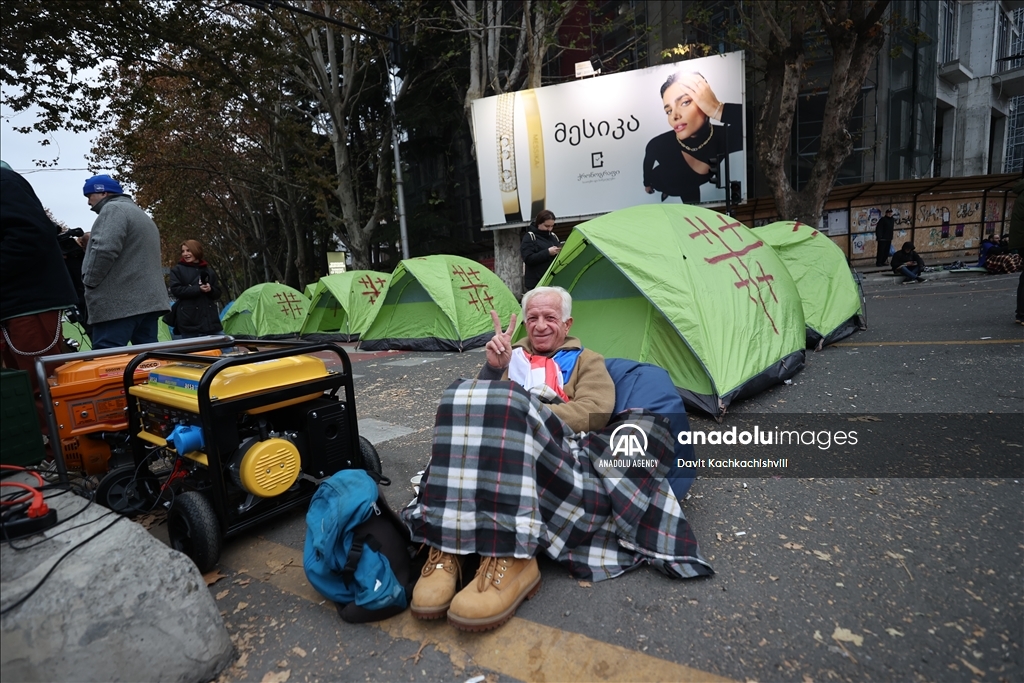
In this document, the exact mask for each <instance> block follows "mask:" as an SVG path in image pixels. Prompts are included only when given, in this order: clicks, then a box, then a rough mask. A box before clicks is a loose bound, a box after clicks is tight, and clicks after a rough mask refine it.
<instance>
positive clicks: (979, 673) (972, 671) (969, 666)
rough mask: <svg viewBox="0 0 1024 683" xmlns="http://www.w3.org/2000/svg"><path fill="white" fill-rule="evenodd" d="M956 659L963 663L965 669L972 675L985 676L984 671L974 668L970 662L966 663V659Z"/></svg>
mask: <svg viewBox="0 0 1024 683" xmlns="http://www.w3.org/2000/svg"><path fill="white" fill-rule="evenodd" d="M957 659H959V660H960V661H961V662H963V663H964V666H966V667H967V668H968V669H970V670H971V673H973V674H974V675H975V676H984V675H985V672H984V671H982V670H981V669H979V668H978V667H976V666H974V665H973V664H971V663H970V662H968V661H967V660H966V659H964V658H963V657H957Z"/></svg>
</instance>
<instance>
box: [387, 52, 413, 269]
mask: <svg viewBox="0 0 1024 683" xmlns="http://www.w3.org/2000/svg"><path fill="white" fill-rule="evenodd" d="M388 83H389V86H390V87H389V88H388V91H389V92H390V93H391V97H390V100H391V147H392V148H393V150H394V152H395V194H396V195H397V196H398V231H399V234H400V235H401V240H402V259H403V260H405V259H407V258H409V230H408V228H407V227H406V224H405V188H404V186H403V183H402V157H401V154H400V153H399V151H398V143H399V135H398V119H397V117H396V116H395V98H396V97H397V96H398V94H397V93H396V92H395V76H394V75H392V73H391V66H390V65H388Z"/></svg>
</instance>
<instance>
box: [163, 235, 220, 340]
mask: <svg viewBox="0 0 1024 683" xmlns="http://www.w3.org/2000/svg"><path fill="white" fill-rule="evenodd" d="M171 296H173V297H174V298H175V299H176V300H177V301H176V302H175V304H174V307H173V308H172V309H171V313H170V314H168V317H170V320H168V319H167V318H164V320H165V322H167V324H168V325H170V326H171V327H173V328H174V334H175V335H177V336H180V337H183V338H185V339H188V338H191V337H203V336H206V335H209V334H221V333H222V332H223V331H224V329H223V328H222V327H221V324H220V313H219V311H218V310H217V300H218V299H220V287H218V286H217V274H216V273H215V272H214V271H213V268H211V267H210V264H209V263H207V262H206V261H204V260H203V246H202V245H201V244H199V242H197V241H196V240H185V241H184V242H182V244H181V260H180V261H178V264H177V265H176V266H174V267H173V268H171Z"/></svg>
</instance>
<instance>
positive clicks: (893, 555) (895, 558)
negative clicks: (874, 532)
mask: <svg viewBox="0 0 1024 683" xmlns="http://www.w3.org/2000/svg"><path fill="white" fill-rule="evenodd" d="M885 554H886V555H888V556H889V557H891V558H892V559H894V560H902V559H903V558H904V557H905V556H904V555H900V554H899V553H894V552H892V551H891V550H886V551H885Z"/></svg>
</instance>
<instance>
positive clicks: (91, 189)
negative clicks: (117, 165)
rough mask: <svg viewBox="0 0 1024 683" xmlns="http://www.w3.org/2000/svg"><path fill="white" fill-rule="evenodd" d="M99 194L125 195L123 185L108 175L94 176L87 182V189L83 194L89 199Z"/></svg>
mask: <svg viewBox="0 0 1024 683" xmlns="http://www.w3.org/2000/svg"><path fill="white" fill-rule="evenodd" d="M97 192H110V193H112V194H124V190H122V189H121V184H120V183H119V182H117V181H116V180H114V179H113V178H111V177H110V176H108V175H94V176H93V177H92V178H89V179H88V180H86V181H85V188H84V189H83V190H82V194H84V195H85V196H86V197H88V196H89V195H91V194H95V193H97Z"/></svg>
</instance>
